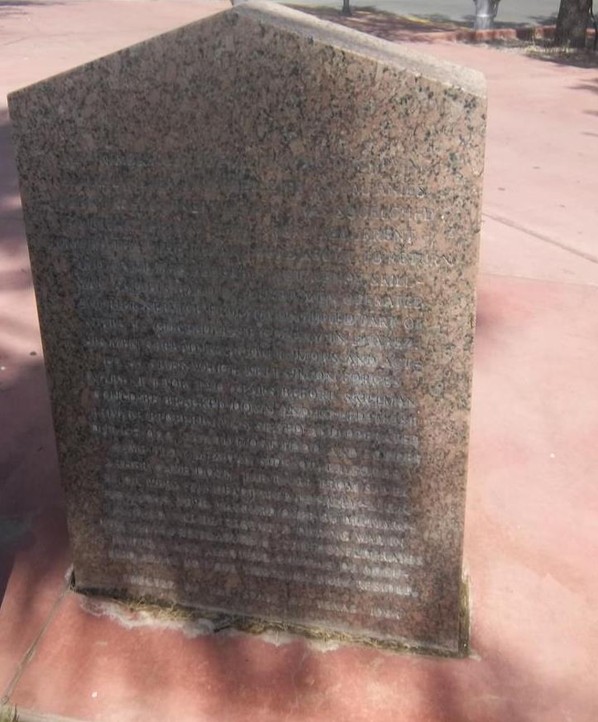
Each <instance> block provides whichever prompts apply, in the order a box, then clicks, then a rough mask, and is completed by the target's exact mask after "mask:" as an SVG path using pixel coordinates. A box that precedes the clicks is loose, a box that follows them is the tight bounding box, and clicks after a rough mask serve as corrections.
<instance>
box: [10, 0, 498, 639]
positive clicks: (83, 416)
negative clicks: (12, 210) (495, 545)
mask: <svg viewBox="0 0 598 722" xmlns="http://www.w3.org/2000/svg"><path fill="white" fill-rule="evenodd" d="M10 110H11V117H12V119H13V123H14V126H15V133H16V142H17V151H18V165H19V172H20V178H21V188H22V196H23V203H24V210H25V217H26V225H27V234H28V240H29V245H30V253H31V260H32V266H33V270H34V277H35V285H36V294H37V299H38V307H39V312H40V323H41V327H42V334H43V340H44V352H45V356H46V364H47V368H48V375H49V379H50V384H51V394H52V404H53V409H54V418H55V427H56V434H57V439H58V446H59V454H60V462H61V469H62V475H63V482H64V485H65V488H66V493H67V500H68V514H69V526H70V530H71V539H72V543H73V549H74V558H75V574H76V579H77V584H78V586H79V587H80V588H86V589H97V590H101V591H117V592H119V593H124V594H128V595H134V596H140V595H141V596H145V597H151V598H155V599H157V600H164V601H176V602H179V603H183V604H189V605H192V606H198V607H205V608H209V609H218V610H224V611H228V612H233V613H238V614H247V615H254V616H260V617H265V618H270V619H276V620H283V621H288V622H294V623H304V624H309V625H319V626H325V627H329V628H331V629H337V630H343V631H346V630H349V631H353V632H356V633H359V634H365V635H369V636H373V637H379V638H390V639H395V640H399V641H405V642H408V643H411V644H416V645H421V646H424V647H428V648H437V649H442V650H448V651H453V652H454V651H456V650H457V647H458V620H459V598H460V583H461V557H462V538H463V514H464V501H465V481H466V470H467V442H468V423H469V404H470V384H471V363H472V342H473V327H474V303H475V280H476V265H477V252H478V236H479V226H480V194H481V178H482V167H483V150H484V124H485V99H484V93H483V88H481V85H480V81H479V78H478V76H476V75H475V74H473V73H468V72H466V71H460V70H458V69H454V68H453V67H452V66H447V65H445V64H439V63H437V62H436V61H427V60H425V59H422V58H421V57H419V56H415V55H412V54H410V53H408V52H406V51H402V50H400V49H397V48H396V47H394V46H392V45H391V44H389V43H384V42H382V41H376V40H372V39H370V38H365V37H364V36H362V35H361V34H359V33H355V32H352V31H348V30H345V29H342V28H337V27H335V26H331V25H329V24H327V23H322V22H320V21H317V20H315V19H312V18H308V17H307V16H304V15H302V14H300V13H297V12H294V11H290V10H287V9H284V8H278V7H276V6H270V5H267V4H262V3H249V4H247V5H245V6H242V7H240V8H237V9H234V10H231V11H229V12H227V13H223V14H220V15H218V16H215V17H213V18H210V19H208V20H207V21H202V22H199V23H195V24H192V25H190V26H186V27H184V28H181V29H179V30H176V31H174V32H172V33H168V34H166V35H163V36H159V37H157V38H154V39H152V40H150V41H147V42H145V43H142V44H140V45H138V46H134V47H132V48H128V49H126V50H123V51H120V52H119V53H117V54H115V55H112V56H108V57H106V58H103V59H100V60H98V61H95V62H93V63H90V64H88V65H86V66H82V67H81V68H76V69H74V70H73V71H71V72H69V73H66V74H63V75H61V76H57V77H55V78H51V79H49V80H48V81H45V82H43V83H40V84H38V85H36V86H32V87H31V88H27V89H25V90H23V91H19V93H16V94H13V96H11V98H10Z"/></svg>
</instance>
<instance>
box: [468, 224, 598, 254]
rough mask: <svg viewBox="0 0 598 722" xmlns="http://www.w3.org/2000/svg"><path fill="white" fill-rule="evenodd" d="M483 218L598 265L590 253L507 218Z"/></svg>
mask: <svg viewBox="0 0 598 722" xmlns="http://www.w3.org/2000/svg"><path fill="white" fill-rule="evenodd" d="M482 215H483V216H484V218H490V219H491V220H493V221H496V222H497V223H502V224H503V225H504V226H509V228H514V229H515V230H516V231H521V232H522V233H525V234H526V235H528V236H532V237H533V238H537V239H538V240H540V241H544V242H545V243H550V244H551V245H553V246H556V247H557V248H560V249H561V250H562V251H567V252H568V253H572V254H573V255H575V256H579V257H580V258H585V260H586V261H591V262H592V263H598V258H597V257H596V256H593V255H592V254H591V253H586V252H585V251H579V250H578V249H577V248H572V247H571V246H568V245H567V244H566V243H561V241H557V240H555V239H554V238H551V237H550V236H546V235H544V234H543V233H538V232H537V231H532V230H531V228H526V227H525V226H522V225H521V224H519V223H517V222H516V221H511V220H509V219H508V218H505V217H504V216H495V215H493V214H492V213H482Z"/></svg>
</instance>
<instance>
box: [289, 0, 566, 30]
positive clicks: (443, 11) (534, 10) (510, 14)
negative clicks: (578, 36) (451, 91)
mask: <svg viewBox="0 0 598 722" xmlns="http://www.w3.org/2000/svg"><path fill="white" fill-rule="evenodd" d="M295 4H297V5H329V6H331V7H334V6H337V5H338V6H339V7H340V6H341V5H342V0H296V3H295ZM351 5H352V6H354V7H372V6H373V7H375V8H376V9H378V10H386V11H388V12H393V13H397V14H398V15H418V16H421V17H429V18H434V19H437V20H438V19H445V20H446V19H449V20H453V21H456V22H471V21H472V20H473V14H474V3H473V0H351ZM558 6H559V0H502V2H501V3H500V5H499V9H498V15H497V17H496V20H497V23H498V24H500V23H525V24H528V23H534V24H535V23H546V22H548V21H550V20H551V19H552V18H554V17H556V13H557V12H558Z"/></svg>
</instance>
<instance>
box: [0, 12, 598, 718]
mask: <svg viewBox="0 0 598 722" xmlns="http://www.w3.org/2000/svg"><path fill="white" fill-rule="evenodd" d="M507 1H508V0H504V2H505V3H506V2H507ZM225 7H227V2H224V1H223V2H218V1H217V0H214V1H213V2H208V1H204V2H193V3H191V2H177V1H176V0H173V1H171V2H166V1H164V0H154V1H153V2H146V3H142V2H123V1H122V0H110V1H109V2H100V1H99V0H90V1H89V2H86V3H81V2H78V3H72V2H68V1H67V2H62V3H55V4H54V3H40V4H36V3H27V4H25V3H18V2H16V0H15V2H13V3H9V4H6V3H3V4H0V83H2V87H1V88H0V113H1V115H0V470H1V473H0V560H1V561H0V595H2V606H1V607H0V694H2V695H4V697H6V698H7V699H9V700H10V701H11V702H12V703H15V704H17V705H18V706H19V707H20V708H21V709H22V710H24V711H25V714H24V715H23V716H24V719H27V718H28V715H29V713H31V715H42V717H47V716H48V715H53V716H56V715H58V716H60V717H62V718H71V719H79V720H85V721H86V722H87V721H89V722H91V721H92V720H94V721H96V722H113V721H116V720H118V722H138V721H140V720H143V721H144V722H158V721H161V722H163V721H164V720H177V722H233V721H235V720H239V721H241V720H243V722H245V721H246V720H248V719H251V720H256V721H258V722H275V721H276V722H278V721H279V720H281V719H284V720H286V721H287V722H319V721H320V720H322V722H324V721H326V722H328V721H329V720H336V719H339V720H341V719H342V720H346V721H347V722H397V721H402V720H406V721H407V720H408V721H409V722H505V720H509V722H595V720H596V719H598V692H597V690H596V684H595V660H596V658H597V656H598V620H597V618H596V613H595V610H596V607H597V603H598V579H597V577H596V573H595V560H596V558H598V526H597V523H596V519H597V518H598V496H597V493H596V484H595V479H596V470H597V469H598V445H597V444H596V439H597V438H598V394H597V393H596V379H597V371H596V368H597V366H598V248H597V233H596V228H597V226H598V223H597V221H598V213H597V211H596V202H595V197H594V191H593V189H594V187H595V180H594V177H595V173H596V168H598V84H597V82H596V70H595V68H574V67H570V66H565V65H560V64H556V63H550V62H546V61H543V60H538V59H533V58H531V57H525V56H522V55H519V54H516V53H507V52H499V51H497V50H492V49H489V48H485V47H483V48H482V47H473V46H465V45H459V44H455V43H450V44H449V43H434V44H425V43H420V44H418V45H417V48H416V49H417V50H419V51H425V52H430V53H432V54H434V55H436V56H438V57H443V58H445V59H448V60H452V61H454V62H459V63H462V64H465V65H469V66H472V67H476V68H478V69H480V70H482V71H483V72H484V73H485V74H486V77H487V80H488V88H489V117H488V147H487V161H486V175H485V197H484V207H483V212H484V224H483V233H482V244H481V267H480V278H479V291H478V325H477V330H476V355H475V368H474V396H473V415H472V431H471V437H472V440H471V454H470V474H469V492H468V509H467V521H466V529H467V531H466V548H465V563H466V569H467V571H468V574H469V575H470V583H471V604H472V649H473V655H472V657H471V658H470V659H468V660H438V659H431V658H424V657H410V656H408V655H396V654H391V653H388V652H383V651H380V650H376V649H366V648H361V647H355V646H350V645H322V644H315V643H311V642H306V641H305V640H303V639H297V638H292V637H288V636H285V635H283V634H274V633H270V634H267V635H259V636H253V635H247V634H241V633H232V632H231V633H227V632H224V633H220V634H207V633H206V630H205V628H203V627H202V626H201V625H197V624H195V623H193V622H191V621H189V620H185V619H176V618H174V619H173V618H165V617H158V618H156V617H155V616H152V615H151V614H149V613H148V612H146V611H145V610H139V609H137V610H133V611H131V610H126V609H123V608H120V607H118V606H115V605H112V604H103V603H101V602H98V601H89V600H85V599H82V598H80V597H78V596H77V595H74V594H73V593H72V592H70V591H69V589H68V586H67V582H66V574H67V570H68V566H69V553H68V543H67V538H66V532H65V525H64V511H63V506H62V498H61V495H60V491H59V484H58V469H57V467H56V458H55V451H54V442H53V432H52V424H51V417H50V413H49V406H48V401H47V392H46V388H45V379H44V373H43V365H42V350H41V345H40V340H39V334H38V329H37V318H36V313H35V302H34V297H33V292H32V287H31V277H30V272H29V264H28V256H27V250H26V244H25V238H24V231H23V225H22V219H21V213H20V203H19V196H18V191H17V182H16V171H15V168H14V164H13V159H12V146H11V142H10V125H9V122H8V118H7V115H6V111H5V107H6V105H5V94H6V92H8V91H9V90H12V89H14V88H17V87H21V86H23V85H25V84H28V83H31V82H34V81H36V80H39V79H42V78H44V77H46V76H47V75H49V74H51V73H55V72H59V71H61V70H64V69H67V68H70V67H72V66H74V65H76V64H79V63H81V62H84V61H86V60H89V59H92V58H93V57H97V56H99V55H101V54H105V53H107V52H110V51H112V50H115V49H117V48H119V47H123V46H125V45H128V44H130V43H132V42H135V41H138V40H141V39H143V38H145V37H149V36H151V35H153V34H155V33H157V32H160V31H163V30H167V29H169V28H172V27H175V26H177V25H180V24H183V23H185V22H188V21H190V20H193V19H196V18H198V17H200V16H201V15H202V14H206V13H210V12H213V11H215V10H218V9H220V8H225ZM27 711H28V712H27ZM31 719H33V717H31ZM37 719H39V717H37Z"/></svg>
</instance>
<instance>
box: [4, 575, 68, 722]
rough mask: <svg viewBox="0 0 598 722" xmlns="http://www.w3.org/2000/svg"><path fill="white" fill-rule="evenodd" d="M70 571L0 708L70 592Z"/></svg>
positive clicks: (7, 688)
mask: <svg viewBox="0 0 598 722" xmlns="http://www.w3.org/2000/svg"><path fill="white" fill-rule="evenodd" d="M71 571H72V570H71V568H70V567H69V569H68V570H67V573H66V575H65V579H64V585H63V587H62V590H61V592H60V594H59V595H58V596H57V597H56V599H55V600H54V603H53V604H52V607H51V609H50V612H49V613H48V616H47V617H46V621H45V622H44V623H43V624H42V626H41V628H40V630H39V632H38V633H37V635H36V636H35V639H34V640H33V642H31V644H30V645H29V648H28V649H27V651H26V652H25V654H24V655H23V658H22V659H21V661H20V662H19V664H18V665H17V667H16V669H15V673H14V674H13V676H12V679H11V680H10V682H9V683H8V684H7V686H6V689H5V690H4V692H3V693H2V697H1V698H0V707H2V705H9V704H10V698H11V696H12V694H13V693H14V691H15V689H16V687H17V685H18V683H19V681H20V679H21V677H22V676H23V673H24V671H25V669H26V667H27V665H28V664H29V662H30V661H31V660H32V659H33V656H34V655H35V652H36V651H37V648H38V646H39V644H40V642H41V640H42V638H43V637H44V635H45V633H46V631H47V630H48V628H49V627H50V624H52V622H53V621H54V618H55V617H56V615H57V613H58V610H59V608H60V606H61V604H62V602H63V601H64V599H65V597H66V595H67V594H68V592H69V590H70V578H71ZM19 714H20V713H19ZM21 716H22V715H21ZM41 719H43V718H41ZM75 722H76V721H75Z"/></svg>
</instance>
